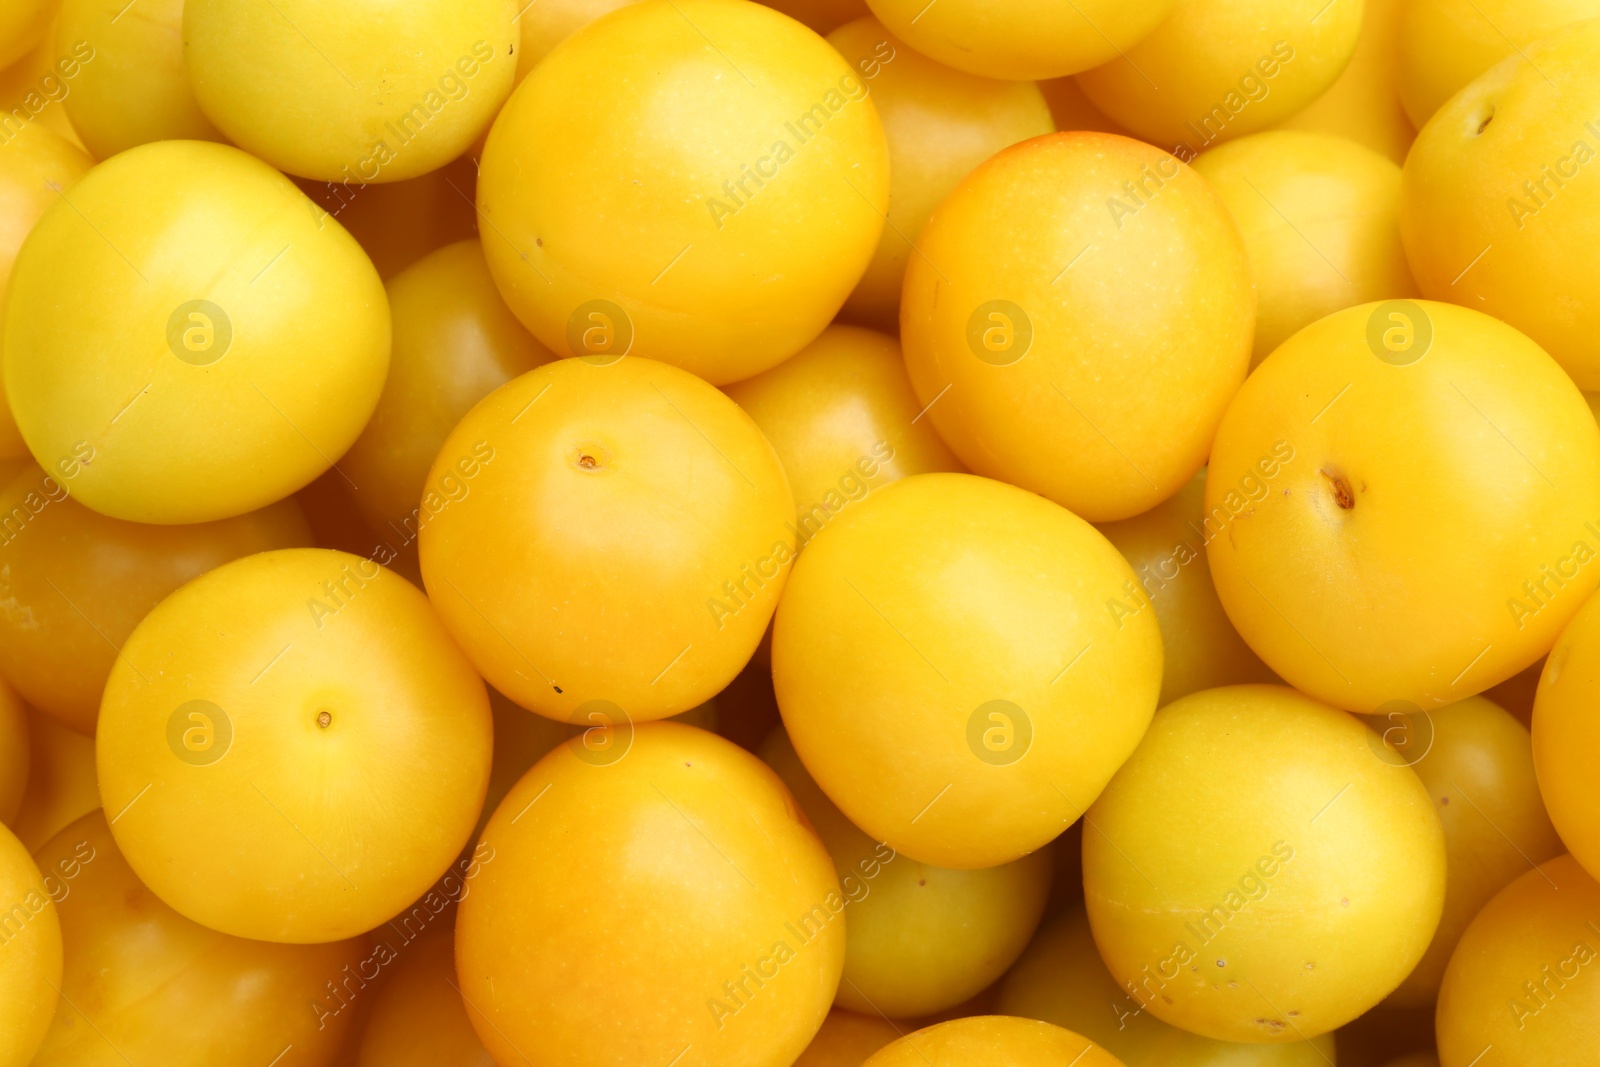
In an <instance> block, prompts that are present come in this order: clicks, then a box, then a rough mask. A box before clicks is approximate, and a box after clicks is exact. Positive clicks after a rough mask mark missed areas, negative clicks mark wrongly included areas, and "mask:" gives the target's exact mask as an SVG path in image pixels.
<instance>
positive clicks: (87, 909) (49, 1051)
mask: <svg viewBox="0 0 1600 1067" xmlns="http://www.w3.org/2000/svg"><path fill="white" fill-rule="evenodd" d="M38 861H39V864H40V868H41V869H42V870H44V871H46V872H48V876H49V877H48V878H47V884H48V885H50V886H51V887H52V890H53V893H54V895H55V896H56V898H57V911H58V912H59V913H60V916H61V938H62V943H63V946H64V949H65V967H64V969H63V973H62V980H61V994H62V995H61V998H60V1004H59V1005H58V1006H57V1008H56V1015H55V1021H54V1023H53V1024H52V1025H51V1028H50V1032H49V1034H48V1035H47V1036H46V1037H45V1040H44V1044H43V1045H42V1046H41V1047H40V1049H39V1055H38V1057H37V1058H36V1059H34V1060H33V1063H34V1064H35V1065H36V1067H126V1065H127V1064H129V1063H135V1064H144V1063H162V1064H170V1065H171V1067H212V1065H215V1064H219V1063H252V1062H255V1061H257V1060H262V1061H263V1062H270V1060H271V1058H272V1057H273V1056H280V1057H281V1058H280V1059H279V1060H278V1063H279V1064H280V1065H284V1067H287V1065H293V1067H324V1065H327V1064H331V1063H333V1062H334V1056H335V1054H336V1053H337V1052H338V1050H339V1043H340V1042H341V1041H342V1040H343V1039H344V1036H345V1034H346V1033H347V1032H348V1031H349V1026H348V1023H349V1020H350V1019H351V1015H350V1014H349V1013H340V1014H341V1015H342V1018H339V1017H330V1016H327V1015H322V1014H320V1013H318V1012H317V1011H316V1010H315V1005H316V1004H317V1003H318V1002H319V1001H320V1000H322V999H323V998H327V997H329V995H330V994H329V993H328V985H329V983H336V984H340V983H343V982H344V981H345V980H346V973H347V971H346V969H347V968H348V971H349V973H354V972H355V971H356V968H357V967H358V966H359V965H360V963H361V961H362V956H363V952H362V949H363V947H364V946H363V945H362V943H361V942H357V941H341V942H337V943H334V944H328V945H273V944H269V943H267V942H263V941H247V940H245V939H243V938H239V937H229V936H228V935H227V934H219V933H217V932H216V931H215V930H208V929H206V928H205V927H203V926H201V925H199V924H198V923H195V922H191V921H190V920H188V919H185V918H184V917H183V916H182V915H179V914H178V913H177V912H175V911H173V910H172V909H171V908H169V907H167V905H165V904H163V903H162V902H161V901H160V900H158V899H157V898H156V896H155V894H153V893H152V892H150V890H149V889H146V888H145V886H144V885H143V884H142V883H141V882H140V881H139V879H138V877H137V876H136V875H135V874H134V873H133V869H132V868H131V867H129V866H128V863H127V861H126V860H125V859H123V857H122V854H121V853H120V852H119V851H118V850H117V844H116V842H115V841H114V840H113V839H112V837H111V830H110V828H109V827H108V826H107V825H106V817H105V815H104V814H102V813H101V812H99V811H95V812H91V813H90V814H88V815H85V816H84V817H83V818H81V819H79V820H77V821H76V822H74V823H73V824H72V825H70V826H68V827H66V828H64V829H63V830H62V831H61V832H60V833H58V834H57V835H56V836H55V837H53V838H51V839H50V841H49V842H47V843H46V844H45V845H44V846H43V847H42V848H41V849H40V850H39V854H38ZM367 962H368V963H369V964H370V961H367ZM368 973H370V970H369V971H368ZM344 988H345V991H346V993H347V994H352V993H353V994H355V995H360V994H359V990H358V987H357V986H356V985H355V984H354V983H351V984H349V985H347V986H344ZM366 995H367V996H370V995H371V994H370V993H368V994H366ZM210 1019H216V1020H218V1021H217V1024H216V1025H212V1024H210V1023H208V1022H207V1020H210ZM224 1020H225V1022H224Z"/></svg>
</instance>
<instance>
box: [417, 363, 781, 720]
mask: <svg viewBox="0 0 1600 1067" xmlns="http://www.w3.org/2000/svg"><path fill="white" fill-rule="evenodd" d="M423 509H424V515H423V517H422V519H421V520H420V522H421V551H422V573H423V577H424V578H425V579H426V581H427V586H428V593H429V596H430V597H431V598H432V600H433V603H434V604H435V606H436V607H437V608H438V611H439V614H440V617H441V618H442V619H443V620H444V622H445V625H446V626H447V627H448V628H449V630H450V632H451V634H452V635H453V636H454V638H455V639H456V640H457V641H458V642H460V644H461V647H462V649H463V650H464V651H465V652H466V653H467V655H468V657H469V658H471V660H472V662H473V664H474V665H475V666H476V667H477V669H478V670H479V671H481V672H482V673H483V675H484V677H485V678H486V679H488V681H489V683H490V684H491V685H493V686H494V687H495V688H496V689H498V690H500V692H502V693H504V694H506V695H507V696H509V697H511V698H512V699H513V700H515V701H516V702H517V703H519V704H521V705H522V706H523V707H525V708H528V709H530V710H532V711H536V712H538V713H539V714H541V715H545V716H548V717H550V718H553V719H560V720H562V721H571V722H580V723H582V724H584V725H592V724H596V723H598V722H599V720H598V719H596V718H594V716H596V715H598V716H601V718H604V719H605V720H606V722H605V724H610V723H612V722H616V721H620V720H622V719H627V720H631V721H636V722H644V721H647V720H650V719H662V718H666V717H668V716H670V715H676V714H678V713H679V712H683V711H687V710H689V709H690V708H692V707H694V706H696V705H697V704H701V703H704V702H705V701H706V700H708V699H709V698H711V697H713V696H715V695H716V694H717V693H718V692H719V691H720V690H721V689H722V688H723V687H724V686H726V685H727V684H728V683H729V682H731V681H732V680H733V678H734V676H735V675H737V674H738V673H739V670H740V668H742V667H743V666H744V665H745V663H746V662H748V661H749V659H750V656H751V654H752V653H754V652H755V648H756V644H757V643H758V642H759V641H760V640H761V635H762V633H763V632H764V631H765V630H766V626H767V622H768V620H770V619H771V617H772V612H773V609H774V607H775V606H776V604H777V600H778V594H779V592H780V591H781V590H782V588H783V584H784V581H785V580H786V579H787V577H788V574H789V566H790V563H791V562H792V560H793V558H794V552H795V549H796V538H795V535H794V532H793V526H794V498H793V496H792V495H791V494H790V492H789V485H788V482H787V480H786V479H785V477H784V473H783V468H782V466H781V465H780V464H779V462H778V457H777V456H776V455H775V454H774V452H773V450H772V446H771V445H769V444H768V443H767V441H766V438H764V437H762V435H761V431H760V430H759V429H757V428H756V426H755V424H754V423H752V422H751V421H750V418H749V416H747V415H746V414H745V413H744V412H742V411H740V410H739V407H738V405H736V404H734V403H733V401H731V400H729V399H728V398H727V397H726V396H724V395H723V394H721V393H719V392H718V391H717V390H715V389H713V388H711V387H710V386H709V385H707V384H706V383H705V382H703V381H701V380H700V379H698V378H695V377H692V376H691V375H689V374H687V373H685V372H684V371H681V370H678V369H676V368H674V367H670V366H668V365H666V364H664V363H655V362H652V361H650V360H646V359H638V358H633V357H628V358H624V359H622V360H620V361H619V362H605V361H601V362H591V361H589V360H585V359H563V360H557V361H556V362H554V363H549V364H546V365H545V366H542V367H539V368H537V369H535V370H532V371H529V372H528V373H526V374H524V375H522V376H521V377H519V378H516V379H514V380H513V381H511V382H509V383H508V384H506V385H505V386H503V387H501V388H500V389H498V390H496V391H495V392H494V393H491V394H490V395H489V396H488V397H487V398H485V399H484V400H483V401H482V402H481V403H479V404H478V406H477V407H475V408H473V409H472V411H471V412H470V413H469V414H468V415H467V416H466V417H465V418H464V419H462V420H461V423H460V424H459V425H458V426H457V427H456V428H455V430H454V431H452V432H451V434H450V437H449V438H448V439H447V440H446V441H445V443H444V447H443V448H442V449H441V450H440V452H439V458H438V460H437V461H436V462H435V463H434V467H433V472H432V473H431V474H430V475H429V481H428V492H427V494H425V495H424V497H423ZM468 546H472V547H468Z"/></svg>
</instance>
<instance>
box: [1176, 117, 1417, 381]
mask: <svg viewBox="0 0 1600 1067" xmlns="http://www.w3.org/2000/svg"><path fill="white" fill-rule="evenodd" d="M1194 169H1195V170H1197V171H1199V172H1200V176H1201V177H1202V178H1205V179H1206V180H1207V181H1208V182H1210V183H1211V186H1212V188H1214V189H1215V190H1216V191H1217V195H1218V196H1220V197H1221V198H1222V202H1223V203H1224V204H1226V205H1227V206H1228V211H1229V212H1230V213H1231V214H1232V215H1233V219H1234V221H1235V222H1237V223H1238V224H1239V230H1240V232H1241V233H1242V234H1243V235H1244V246H1245V250H1246V251H1247V252H1248V253H1249V255H1250V272H1251V275H1252V276H1253V277H1254V278H1255V282H1256V299H1257V304H1256V340H1255V349H1254V351H1253V352H1252V353H1251V356H1250V363H1251V366H1255V365H1257V364H1259V363H1260V362H1261V361H1262V360H1263V359H1266V358H1267V356H1269V355H1271V354H1272V351H1273V349H1275V348H1277V347H1278V346H1279V345H1280V344H1282V343H1283V342H1284V341H1286V340H1288V339H1289V337H1290V336H1291V335H1292V334H1294V333H1296V332H1297V331H1299V330H1300V329H1301V328H1302V327H1305V326H1309V325H1310V324H1311V323H1313V322H1315V321H1317V320H1318V319H1320V318H1322V317H1323V316H1324V315H1330V314H1332V313H1333V312H1335V311H1340V310H1342V309H1344V308H1347V307H1352V306H1354V305H1356V304H1365V303H1367V302H1368V301H1371V300H1388V299H1394V298H1399V297H1408V296H1416V295H1417V286H1416V283H1415V282H1413V281H1412V280H1411V269H1410V267H1408V266H1407V265H1406V253H1405V248H1404V247H1402V245H1401V243H1400V224H1399V219H1398V214H1399V210H1400V168H1399V167H1397V166H1395V165H1394V164H1393V163H1391V162H1389V160H1387V159H1385V158H1383V157H1382V156H1380V155H1378V154H1377V153H1376V152H1373V151H1370V150H1369V149H1366V148H1363V147H1361V146H1360V145H1358V144H1355V143H1353V142H1351V141H1347V140H1345V139H1344V138H1342V137H1332V136H1327V135H1324V134H1316V133H1302V132H1300V131H1297V130H1270V131H1267V132H1265V133H1258V134H1253V135H1251V136H1249V137H1243V138H1240V139H1239V140H1237V141H1231V142H1229V143H1228V144H1224V145H1222V146H1220V147H1218V148H1214V149H1212V150H1211V151H1209V152H1206V153H1205V154H1204V155H1202V156H1200V158H1198V159H1196V160H1195V161H1194Z"/></svg>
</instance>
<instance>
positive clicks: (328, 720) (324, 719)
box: [317, 708, 333, 730]
mask: <svg viewBox="0 0 1600 1067" xmlns="http://www.w3.org/2000/svg"><path fill="white" fill-rule="evenodd" d="M317 725H318V726H319V727H321V728H322V729H324V730H326V729H327V728H328V727H330V726H332V725H333V712H331V711H329V710H328V709H327V708H323V709H322V710H321V711H319V712H317Z"/></svg>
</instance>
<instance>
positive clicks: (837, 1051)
mask: <svg viewBox="0 0 1600 1067" xmlns="http://www.w3.org/2000/svg"><path fill="white" fill-rule="evenodd" d="M900 1036H901V1032H900V1030H899V1028H898V1027H896V1026H895V1025H894V1024H893V1023H891V1022H889V1021H888V1020H887V1019H884V1018H882V1017H880V1016H875V1015H857V1014H856V1013H855V1012H853V1011H844V1010H843V1009H841V1008H835V1009H834V1010H832V1011H830V1012H829V1013H828V1017H827V1018H826V1019H824V1020H822V1029H820V1030H818V1031H817V1036H816V1037H813V1038H812V1039H811V1044H809V1045H807V1046H806V1050H805V1051H804V1052H802V1053H800V1058H799V1059H797V1060H795V1061H794V1067H861V1065H862V1064H863V1063H865V1062H866V1059H867V1057H868V1056H871V1055H872V1054H873V1053H874V1052H876V1051H878V1050H879V1049H880V1048H882V1047H883V1046H885V1045H887V1044H888V1043H889V1042H891V1041H893V1040H894V1039H895V1038H897V1037H900Z"/></svg>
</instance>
